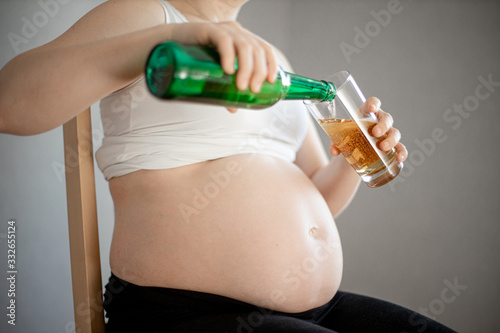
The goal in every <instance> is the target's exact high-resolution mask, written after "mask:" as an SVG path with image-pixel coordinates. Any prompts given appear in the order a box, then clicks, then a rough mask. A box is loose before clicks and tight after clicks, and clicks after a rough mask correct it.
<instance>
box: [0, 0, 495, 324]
mask: <svg viewBox="0 0 500 333" xmlns="http://www.w3.org/2000/svg"><path fill="white" fill-rule="evenodd" d="M101 2H102V1H101V0H89V1H77V0H64V1H63V0H57V2H55V3H56V4H57V6H53V7H51V8H49V9H47V8H46V9H43V7H42V6H41V3H42V4H43V3H52V4H54V1H49V0H47V1H40V2H37V1H35V0H15V1H14V0H6V1H2V2H0V45H1V46H0V66H3V65H4V64H5V63H7V62H8V61H9V60H10V59H11V58H13V57H14V56H15V55H16V54H17V53H18V52H23V51H25V50H28V49H31V48H34V47H36V46H38V45H41V44H43V43H46V42H48V41H50V40H52V39H53V38H55V37H57V36H58V35H59V34H61V33H62V32H63V31H65V30H66V29H67V28H69V26H71V24H72V23H73V22H75V21H76V20H77V19H78V18H79V17H81V16H82V15H83V14H85V13H86V12H87V11H89V10H90V9H91V8H93V7H95V6H96V5H98V4H99V3H101ZM390 4H393V5H394V7H390ZM56 9H57V10H56ZM388 9H392V11H393V13H391V14H390V16H388V15H385V16H384V15H382V14H381V13H387V12H389V13H390V11H388ZM381 11H385V12H381ZM377 13H379V14H377ZM498 13H500V2H499V1H493V0H490V1H487V0H482V1H474V2H473V1H463V0H440V1H425V0H414V1H411V0H401V1H397V0H393V1H389V0H376V1H375V0H357V1H341V0H336V1H332V0H310V1H299V0H273V1H265V0H253V1H251V2H250V3H248V4H247V5H246V6H245V7H244V9H243V11H242V13H241V17H240V18H241V22H242V23H243V24H244V25H245V26H247V27H248V28H249V29H251V30H253V31H254V32H255V33H257V34H259V35H261V36H262V37H264V38H266V39H267V40H269V41H270V42H271V43H273V44H275V45H276V46H278V47H279V48H280V49H281V50H282V51H284V53H286V54H287V55H288V56H289V59H290V61H291V62H292V64H293V65H294V68H295V70H296V72H298V73H300V74H303V75H306V76H310V77H315V78H323V77H326V76H328V75H329V74H332V73H334V72H337V71H340V70H349V71H351V72H352V73H353V75H354V77H355V79H356V80H357V82H358V84H359V86H360V87H361V89H362V90H363V91H364V93H365V95H366V96H372V95H375V96H378V97H380V98H381V100H382V102H383V108H384V109H385V110H386V111H388V112H390V113H391V114H392V115H393V116H394V118H395V120H396V127H397V128H398V129H400V130H401V132H402V133H403V140H402V141H403V142H404V143H405V144H406V145H407V147H408V149H409V152H410V156H409V160H408V161H407V162H406V164H405V169H404V171H403V172H402V174H401V175H400V176H399V178H398V179H397V181H395V182H393V183H391V184H390V185H387V186H385V187H383V188H380V189H368V188H366V187H362V188H361V189H360V191H359V193H358V195H357V197H356V198H355V200H354V201H353V203H352V205H351V206H350V208H349V209H348V210H347V211H346V212H345V213H344V214H343V215H342V216H341V217H340V218H339V219H338V220H337V223H338V227H339V230H340V233H341V237H342V239H343V247H344V256H345V273H344V278H343V282H342V288H343V289H345V290H349V291H353V292H358V293H363V294H367V295H371V296H375V297H380V298H383V299H386V300H389V301H392V302H396V303H398V304H401V305H404V306H406V307H409V308H410V309H412V310H415V311H419V312H426V313H427V314H428V315H430V316H432V317H435V318H436V319H437V320H439V321H441V322H443V323H444V324H447V325H449V326H450V327H452V328H454V329H456V330H458V331H459V332H485V333H486V332H497V331H498V328H497V327H498V325H499V324H500V320H499V319H498V307H499V306H500V301H499V296H500V292H499V281H500V271H499V265H500V259H499V252H500V251H499V250H500V246H499V242H498V237H499V234H500V223H499V222H500V219H499V217H498V216H499V213H500V207H499V206H500V194H499V191H498V186H499V185H500V181H499V178H498V175H497V174H498V171H497V170H498V163H499V162H500V154H499V148H498V143H499V139H500V135H499V130H500V114H499V113H498V105H499V104H500V87H499V84H496V85H493V86H490V87H489V89H490V90H487V89H488V88H485V87H484V84H483V83H481V82H482V81H481V80H483V79H486V80H488V79H489V80H490V81H494V82H500V66H499V65H500V64H499V59H500V34H499V33H500V21H498ZM376 17H379V19H378V20H377V19H376ZM26 21H29V22H31V23H32V24H35V23H36V24H37V26H35V28H36V29H35V30H33V29H32V30H31V31H29V30H26V28H25V30H24V33H25V37H26V36H28V37H29V38H28V37H26V38H25V40H24V43H22V44H19V45H18V47H17V49H16V48H15V47H13V45H12V43H11V42H10V41H9V34H10V36H11V37H12V36H13V35H12V33H15V34H17V35H18V36H22V34H23V26H25V25H26V24H27V23H26ZM359 31H361V33H360V32H359ZM363 34H364V37H363V36H362V35H363ZM342 48H344V49H346V50H350V53H349V54H348V55H346V53H345V52H343V51H342ZM479 86H482V87H480V88H478V87H479ZM477 89H479V90H477ZM26 94H27V95H28V96H29V91H27V92H26ZM460 108H462V110H463V111H462V113H458V112H456V110H458V109H460ZM92 110H93V111H92V112H93V119H94V145H95V148H97V147H98V146H99V145H100V140H101V139H102V129H101V125H100V122H99V110H98V107H97V106H93V108H92ZM454 110H455V111H454ZM433 133H434V134H433ZM323 139H324V140H325V144H326V143H327V138H326V136H323ZM63 164H64V155H63V145H62V129H61V128H57V129H55V130H53V131H50V132H48V133H45V134H41V135H37V136H33V137H15V136H10V135H5V134H0V267H1V272H0V277H1V278H0V295H1V296H0V308H1V309H4V310H2V312H1V313H0V331H1V332H51V333H61V332H63V333H66V332H74V326H73V309H72V292H71V278H70V269H69V265H70V262H69V245H68V228H67V222H66V219H67V214H66V198H65V182H64V174H63V172H62V170H63ZM96 182H97V190H98V194H97V195H98V210H99V219H100V222H99V223H100V238H101V252H102V254H101V256H102V268H103V283H105V281H106V280H107V278H108V276H109V273H110V271H109V265H108V261H107V256H108V253H109V244H110V237H111V232H112V228H113V210H112V201H111V197H110V195H109V191H108V189H107V184H106V182H105V181H104V178H103V176H102V174H101V173H100V172H99V171H98V172H97V174H96ZM10 219H15V220H16V226H17V229H16V237H17V238H16V241H17V243H16V245H17V247H16V261H17V270H18V274H17V281H16V305H17V312H16V315H17V316H16V326H11V325H9V324H7V320H8V318H7V316H6V314H7V310H6V306H7V301H8V297H7V291H8V285H7V280H6V277H7V273H6V272H7V270H8V269H7V235H6V234H7V222H8V221H9V220H10ZM450 285H459V286H460V289H456V288H455V289H453V290H452V289H450Z"/></svg>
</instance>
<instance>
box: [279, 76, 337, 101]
mask: <svg viewBox="0 0 500 333" xmlns="http://www.w3.org/2000/svg"><path fill="white" fill-rule="evenodd" d="M286 75H287V76H288V78H289V79H290V85H289V88H288V92H287V94H286V95H285V97H284V99H301V100H319V101H331V100H333V99H334V98H335V93H336V92H335V86H334V85H333V83H331V82H326V81H318V80H313V79H309V78H306V77H303V76H300V75H296V74H292V73H286Z"/></svg>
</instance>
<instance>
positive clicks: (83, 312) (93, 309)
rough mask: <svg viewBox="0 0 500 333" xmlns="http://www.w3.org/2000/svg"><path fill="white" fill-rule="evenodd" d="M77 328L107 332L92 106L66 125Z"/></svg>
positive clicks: (84, 332) (84, 331) (90, 332)
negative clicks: (102, 280) (95, 177)
mask: <svg viewBox="0 0 500 333" xmlns="http://www.w3.org/2000/svg"><path fill="white" fill-rule="evenodd" d="M63 133H64V152H65V165H66V195H67V200H68V223H69V240H70V254H71V278H72V283H73V305H74V312H75V328H76V332H80V333H104V332H105V328H104V310H103V307H102V283H101V262H100V255H99V233H98V227H97V204H96V192H95V180H94V159H93V149H92V124H91V117H90V108H89V109H87V110H85V111H84V112H82V113H80V114H79V115H78V116H76V117H75V118H73V119H71V120H70V121H68V122H67V123H66V124H64V125H63Z"/></svg>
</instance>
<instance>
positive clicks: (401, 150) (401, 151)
mask: <svg viewBox="0 0 500 333" xmlns="http://www.w3.org/2000/svg"><path fill="white" fill-rule="evenodd" d="M381 104H382V103H381V102H380V100H379V99H378V98H377V97H370V98H368V99H367V100H366V102H365V104H364V105H363V107H365V108H366V111H368V112H373V113H375V115H376V116H377V119H378V123H377V124H376V125H375V126H374V127H373V128H372V133H371V134H372V135H373V136H374V137H376V138H379V137H381V136H383V135H384V134H387V138H385V139H384V140H383V141H381V142H379V148H380V149H381V150H383V151H389V150H391V149H392V148H394V149H395V150H396V153H397V159H398V161H399V162H403V161H404V160H406V158H407V157H408V151H407V150H406V147H405V146H404V145H403V144H402V143H401V142H399V140H401V133H400V132H399V130H398V129H396V128H394V127H392V125H393V124H394V119H393V118H392V116H391V115H390V114H389V113H387V112H384V111H382V109H380V105H381ZM330 154H332V156H337V155H340V151H339V150H338V149H337V147H335V146H334V145H333V142H330Z"/></svg>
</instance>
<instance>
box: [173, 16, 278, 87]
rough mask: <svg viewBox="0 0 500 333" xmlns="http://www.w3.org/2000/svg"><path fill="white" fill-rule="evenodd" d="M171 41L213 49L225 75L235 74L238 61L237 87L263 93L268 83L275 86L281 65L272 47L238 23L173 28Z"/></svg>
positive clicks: (190, 24)
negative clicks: (279, 65) (213, 47)
mask: <svg viewBox="0 0 500 333" xmlns="http://www.w3.org/2000/svg"><path fill="white" fill-rule="evenodd" d="M170 28H171V29H172V39H173V40H176V41H178V42H181V43H187V44H199V45H213V46H215V47H216V48H217V51H218V52H219V54H220V59H221V66H222V69H223V70H224V72H225V73H226V74H230V75H232V74H234V72H235V61H236V58H238V71H237V73H236V86H237V87H238V89H240V90H246V89H248V88H250V90H251V91H252V92H254V93H258V92H260V90H261V88H262V84H263V83H264V81H265V80H267V81H268V82H270V83H273V82H275V80H276V77H277V74H278V61H277V58H276V54H275V52H274V50H273V47H272V46H271V45H270V44H269V43H267V42H266V41H264V40H263V39H261V38H260V37H258V36H256V35H254V34H253V33H251V32H250V31H248V30H247V29H245V28H243V27H242V26H241V25H240V24H239V23H237V22H234V21H233V22H221V23H182V24H173V25H171V26H170Z"/></svg>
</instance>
